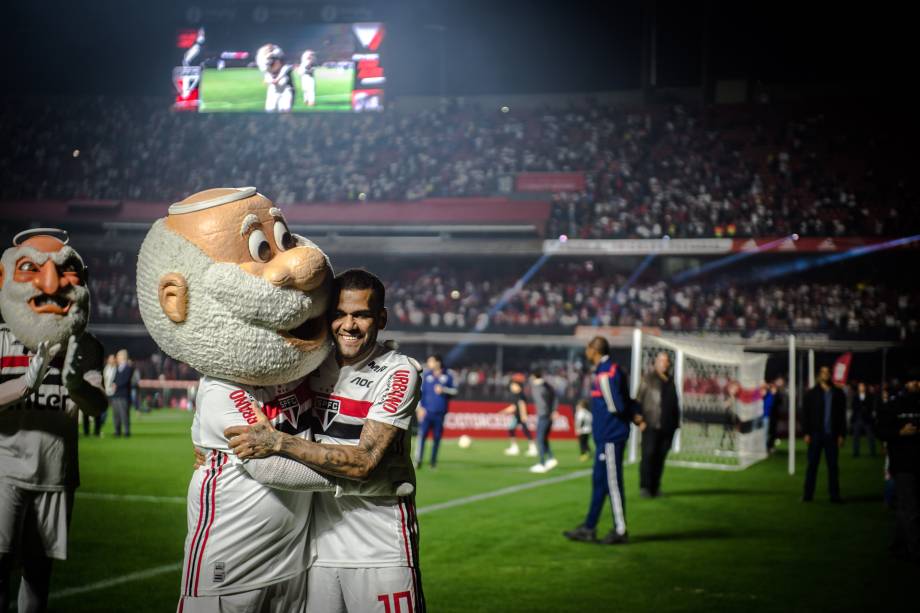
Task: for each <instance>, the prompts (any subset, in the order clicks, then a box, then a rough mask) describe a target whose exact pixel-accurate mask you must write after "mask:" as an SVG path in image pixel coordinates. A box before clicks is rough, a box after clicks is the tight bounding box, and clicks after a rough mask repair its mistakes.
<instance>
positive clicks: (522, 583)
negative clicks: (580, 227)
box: [50, 410, 920, 613]
mask: <svg viewBox="0 0 920 613" xmlns="http://www.w3.org/2000/svg"><path fill="white" fill-rule="evenodd" d="M190 423H191V415H190V414H188V413H185V412H180V411H172V410H161V411H155V412H153V413H151V414H145V415H139V414H134V416H133V424H132V425H133V434H132V436H131V438H130V439H117V438H114V437H113V436H112V429H111V422H109V424H107V426H106V429H105V434H106V436H105V437H104V438H102V439H95V438H92V437H90V438H81V440H80V460H81V471H82V486H81V488H80V489H79V490H78V494H77V499H76V506H75V510H74V514H73V524H72V529H71V540H70V557H69V559H68V560H67V561H66V562H56V563H55V565H56V566H55V571H54V577H53V580H52V588H51V589H52V600H51V603H50V605H51V610H53V611H68V612H84V611H85V612H88V611H131V612H132V613H143V612H148V611H150V612H152V611H158V612H159V611H173V610H175V605H176V602H177V595H178V590H179V581H180V577H179V575H180V560H181V558H182V545H183V540H184V538H185V493H186V487H187V484H188V479H189V476H190V474H191V470H192V469H191V465H192V453H191V442H190V438H189V425H190ZM504 446H505V441H484V440H474V441H473V444H472V446H471V447H470V448H469V449H460V448H459V447H458V446H457V444H456V441H453V440H445V441H444V443H443V445H442V451H441V453H442V457H441V462H440V465H439V466H438V468H437V470H435V471H432V470H430V469H428V468H424V469H422V470H421V471H420V472H419V476H418V500H417V502H418V508H419V515H420V517H419V521H420V523H421V560H422V575H423V584H424V587H425V594H426V597H427V600H428V603H429V610H430V611H432V612H434V613H442V612H453V611H457V612H460V611H463V612H465V613H468V612H469V611H512V612H517V611H522V612H523V611H526V612H528V613H532V612H535V611H614V610H618V611H744V612H745V613H752V612H756V611H818V610H820V611H878V610H889V609H890V610H904V608H903V606H899V600H898V599H899V598H901V597H902V596H900V594H901V593H902V587H903V586H912V585H914V583H913V582H915V581H916V578H917V577H918V576H920V575H918V569H917V567H915V566H905V565H903V564H901V563H898V562H895V561H893V560H891V559H890V558H889V557H888V555H887V545H888V542H889V538H890V536H891V529H892V525H893V515H892V514H891V512H890V511H888V510H887V509H885V508H884V506H883V504H882V499H881V492H882V460H881V459H880V458H874V459H872V458H867V457H863V458H860V459H855V460H854V459H852V458H850V454H849V448H848V447H845V448H844V453H842V454H841V456H842V457H841V483H842V489H843V494H844V496H845V497H846V498H847V503H846V504H844V505H839V506H838V505H831V504H829V503H828V502H826V489H825V476H824V472H823V467H822V473H821V474H820V476H819V479H820V481H819V489H818V497H817V499H816V501H815V502H813V503H811V504H802V503H800V502H799V497H800V495H801V485H802V472H801V471H802V469H804V464H803V462H804V457H803V456H802V454H800V456H799V462H800V464H799V468H800V471H799V474H798V475H796V476H795V477H789V476H788V475H787V474H786V457H785V455H780V456H777V457H774V458H771V459H769V460H766V461H764V462H761V463H759V464H756V465H754V466H753V467H751V468H749V469H747V470H745V471H741V472H716V471H706V470H692V469H681V468H672V467H669V468H668V469H667V470H666V471H665V476H664V483H663V490H664V495H663V496H662V497H661V498H658V499H653V500H643V499H640V498H639V497H638V495H637V494H638V491H637V489H638V467H637V466H635V465H633V466H628V467H627V468H626V489H627V520H628V523H629V534H630V539H631V541H630V543H629V544H628V545H625V546H615V547H611V546H603V545H594V544H583V543H572V542H568V541H566V540H565V539H564V538H563V537H562V536H561V532H562V531H563V530H566V529H569V528H572V527H574V526H575V525H576V524H578V523H579V522H580V521H581V520H582V519H583V517H584V513H585V510H586V505H587V499H588V494H589V477H587V476H582V475H581V474H580V473H583V472H584V471H585V470H586V469H588V468H589V465H588V464H587V463H579V462H578V459H577V450H576V444H575V442H574V441H568V440H566V441H556V442H555V443H554V444H553V446H554V449H555V450H556V454H557V456H558V457H559V461H560V465H559V468H557V469H556V470H554V471H552V472H550V473H548V474H545V475H533V474H530V473H529V472H528V471H527V468H528V466H529V465H530V464H531V463H532V461H533V459H532V458H526V457H523V456H519V457H506V456H504V455H503V454H502V449H503V447H504ZM573 473H575V474H574V475H573ZM566 476H570V477H572V478H569V479H564V478H565V477H566ZM550 479H552V480H555V482H553V483H548V484H543V485H539V486H537V487H533V488H531V489H524V490H510V492H508V491H507V490H505V488H509V487H511V486H517V485H521V484H533V483H535V482H541V483H542V482H543V481H545V480H550ZM560 479H561V480H560ZM503 490H504V491H506V492H507V493H504V494H503V495H498V496H494V497H491V498H482V497H480V498H473V499H472V500H470V499H469V498H468V497H474V496H476V495H479V494H486V493H494V492H499V493H501V491H503ZM451 501H454V502H453V503H452V502H451ZM458 501H459V502H458ZM441 503H448V504H441ZM438 505H441V506H438ZM451 505H454V506H451ZM610 524H611V519H610V510H609V508H605V510H604V512H603V514H602V516H601V525H600V528H601V529H602V530H601V531H600V533H601V535H603V533H604V532H606V530H607V529H609V526H610Z"/></svg>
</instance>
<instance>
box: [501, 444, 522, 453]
mask: <svg viewBox="0 0 920 613" xmlns="http://www.w3.org/2000/svg"><path fill="white" fill-rule="evenodd" d="M519 453H521V450H520V449H518V446H517V445H515V444H512V445H511V446H510V447H508V448H507V449H505V455H518V454H519Z"/></svg>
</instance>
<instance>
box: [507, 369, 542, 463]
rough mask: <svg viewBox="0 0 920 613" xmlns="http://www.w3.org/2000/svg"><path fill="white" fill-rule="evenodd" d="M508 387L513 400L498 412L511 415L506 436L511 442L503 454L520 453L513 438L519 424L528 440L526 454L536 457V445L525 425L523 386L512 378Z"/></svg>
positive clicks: (525, 411) (525, 402) (525, 406)
mask: <svg viewBox="0 0 920 613" xmlns="http://www.w3.org/2000/svg"><path fill="white" fill-rule="evenodd" d="M508 388H509V389H510V390H511V393H512V394H513V395H514V401H513V402H512V403H511V404H509V405H508V406H506V407H505V408H504V409H502V410H501V411H499V413H504V414H508V415H511V425H510V426H508V438H510V439H511V444H510V445H509V446H508V448H507V449H505V455H518V454H519V453H521V450H520V449H519V448H518V445H517V439H516V438H515V436H516V434H517V429H518V426H520V427H521V430H523V431H524V437H525V438H526V439H527V441H528V445H527V456H528V457H532V458H535V457H537V446H536V444H534V442H533V435H532V434H531V433H530V429H529V428H528V427H527V398H526V397H525V396H524V387H523V386H522V385H521V383H520V382H519V381H514V380H512V381H511V383H509V384H508Z"/></svg>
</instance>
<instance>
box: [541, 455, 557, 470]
mask: <svg viewBox="0 0 920 613" xmlns="http://www.w3.org/2000/svg"><path fill="white" fill-rule="evenodd" d="M544 466H546V470H545V471H543V472H547V471H550V470H552V469H554V468H556V467H557V466H559V460H557V459H556V458H550V459H548V460H547V461H546V464H544Z"/></svg>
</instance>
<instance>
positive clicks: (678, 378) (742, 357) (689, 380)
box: [632, 333, 767, 470]
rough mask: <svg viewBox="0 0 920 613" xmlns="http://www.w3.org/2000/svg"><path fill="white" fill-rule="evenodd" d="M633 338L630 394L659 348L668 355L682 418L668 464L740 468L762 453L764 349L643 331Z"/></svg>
mask: <svg viewBox="0 0 920 613" xmlns="http://www.w3.org/2000/svg"><path fill="white" fill-rule="evenodd" d="M633 343H634V347H633V352H634V353H633V356H634V357H633V365H632V367H633V370H637V371H638V372H637V373H635V374H633V381H632V383H633V385H632V393H633V395H635V393H636V391H637V390H638V383H639V380H640V378H641V377H642V376H643V375H645V374H646V373H649V372H652V371H653V369H654V363H655V357H656V356H657V355H658V354H659V353H661V352H664V353H667V354H668V356H669V357H670V358H671V365H672V370H673V376H674V383H675V386H676V388H677V396H678V400H679V404H680V415H681V421H680V428H679V429H678V430H677V433H676V434H675V436H674V444H673V446H672V451H671V454H670V455H669V460H668V463H669V464H674V465H678V466H690V467H695V468H713V469H721V470H741V469H744V468H746V467H748V466H750V465H751V464H753V463H754V462H757V461H759V460H762V459H764V458H766V457H767V450H766V445H767V433H766V428H765V427H764V420H763V399H762V394H761V384H762V383H763V381H764V377H765V374H766V366H767V356H766V355H764V354H753V353H745V352H744V350H743V349H741V348H740V347H731V346H721V345H711V344H703V343H693V342H687V341H684V340H675V339H664V338H661V337H656V336H651V335H648V334H642V333H637V334H636V335H635V338H634V341H633ZM637 357H638V360H637V359H636V358H637Z"/></svg>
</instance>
